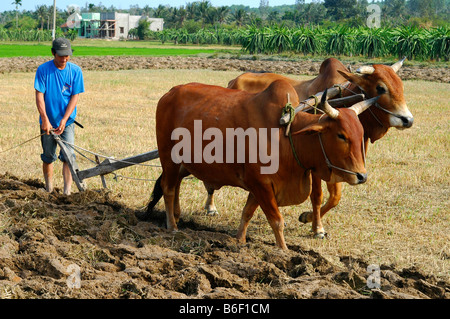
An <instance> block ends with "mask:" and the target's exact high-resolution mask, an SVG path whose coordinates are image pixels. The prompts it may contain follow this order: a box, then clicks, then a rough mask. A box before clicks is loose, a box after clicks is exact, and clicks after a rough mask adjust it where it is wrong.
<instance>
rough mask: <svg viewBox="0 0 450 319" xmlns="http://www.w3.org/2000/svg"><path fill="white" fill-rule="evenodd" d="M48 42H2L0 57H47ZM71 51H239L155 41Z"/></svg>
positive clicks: (87, 45) (80, 44)
mask: <svg viewBox="0 0 450 319" xmlns="http://www.w3.org/2000/svg"><path fill="white" fill-rule="evenodd" d="M50 48H51V43H50V42H41V43H38V42H16V41H14V42H11V41H9V42H3V43H1V44H0V57H8V58H10V57H18V56H23V57H35V56H48V55H49V52H50ZM72 48H73V49H74V52H76V55H77V56H103V55H113V56H120V55H139V56H180V55H184V56H186V55H198V54H208V55H212V54H217V53H229V52H238V50H239V48H237V47H224V46H196V45H172V44H161V43H160V42H155V41H139V42H138V41H136V42H135V41H99V40H75V41H73V42H72Z"/></svg>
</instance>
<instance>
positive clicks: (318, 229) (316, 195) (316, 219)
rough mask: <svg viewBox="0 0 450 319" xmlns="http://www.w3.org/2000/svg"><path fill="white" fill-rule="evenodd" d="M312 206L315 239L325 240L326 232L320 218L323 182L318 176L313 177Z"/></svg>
mask: <svg viewBox="0 0 450 319" xmlns="http://www.w3.org/2000/svg"><path fill="white" fill-rule="evenodd" d="M310 198H311V204H312V208H313V211H312V230H313V232H314V237H316V238H324V237H325V230H324V228H323V225H322V219H321V218H320V208H321V205H322V200H323V192H322V181H321V179H320V178H319V177H317V176H314V175H313V176H312V191H311V195H310Z"/></svg>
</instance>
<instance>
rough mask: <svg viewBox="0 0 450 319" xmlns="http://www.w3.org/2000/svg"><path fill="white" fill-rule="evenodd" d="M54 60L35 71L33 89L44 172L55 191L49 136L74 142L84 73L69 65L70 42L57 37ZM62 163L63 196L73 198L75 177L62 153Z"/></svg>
mask: <svg viewBox="0 0 450 319" xmlns="http://www.w3.org/2000/svg"><path fill="white" fill-rule="evenodd" d="M52 55H53V57H54V59H53V60H51V61H48V62H46V63H44V64H42V65H40V66H39V67H38V69H37V71H36V77H35V80H34V88H35V90H36V106H37V109H38V111H39V115H40V117H39V123H40V125H41V133H45V134H43V135H42V137H41V144H42V150H43V153H42V154H41V160H42V162H43V173H44V179H45V188H46V190H47V191H48V192H52V191H53V162H54V161H56V158H57V157H56V145H57V143H56V141H55V139H54V138H53V136H52V135H51V134H50V131H53V133H54V134H56V135H60V136H61V139H62V140H64V141H67V142H69V143H74V140H75V131H74V121H75V117H76V114H77V102H78V97H79V94H80V93H83V92H84V81H83V73H82V71H81V68H80V67H79V66H77V65H76V64H73V63H71V62H69V59H70V57H71V56H72V48H71V45H70V42H69V40H67V39H64V38H57V39H55V40H54V41H53V44H52ZM68 149H69V150H70V153H71V154H70V155H69V156H72V157H73V158H75V154H74V153H73V149H72V148H71V147H68ZM59 159H60V160H61V161H62V162H63V172H62V174H63V179H64V194H66V195H70V192H71V187H72V174H71V173H70V168H69V165H68V164H67V159H65V158H64V156H63V155H62V154H61V153H60V154H59Z"/></svg>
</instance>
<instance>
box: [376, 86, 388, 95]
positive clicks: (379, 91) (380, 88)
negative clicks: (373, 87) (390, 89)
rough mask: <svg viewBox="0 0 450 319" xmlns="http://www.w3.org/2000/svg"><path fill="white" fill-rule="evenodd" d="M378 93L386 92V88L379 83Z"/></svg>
mask: <svg viewBox="0 0 450 319" xmlns="http://www.w3.org/2000/svg"><path fill="white" fill-rule="evenodd" d="M377 93H378V94H380V95H381V94H384V93H386V89H385V88H384V87H382V86H381V85H377Z"/></svg>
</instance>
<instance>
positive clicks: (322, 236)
mask: <svg viewBox="0 0 450 319" xmlns="http://www.w3.org/2000/svg"><path fill="white" fill-rule="evenodd" d="M327 237H328V235H327V233H326V232H318V233H315V234H314V238H315V239H325V238H327Z"/></svg>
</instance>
